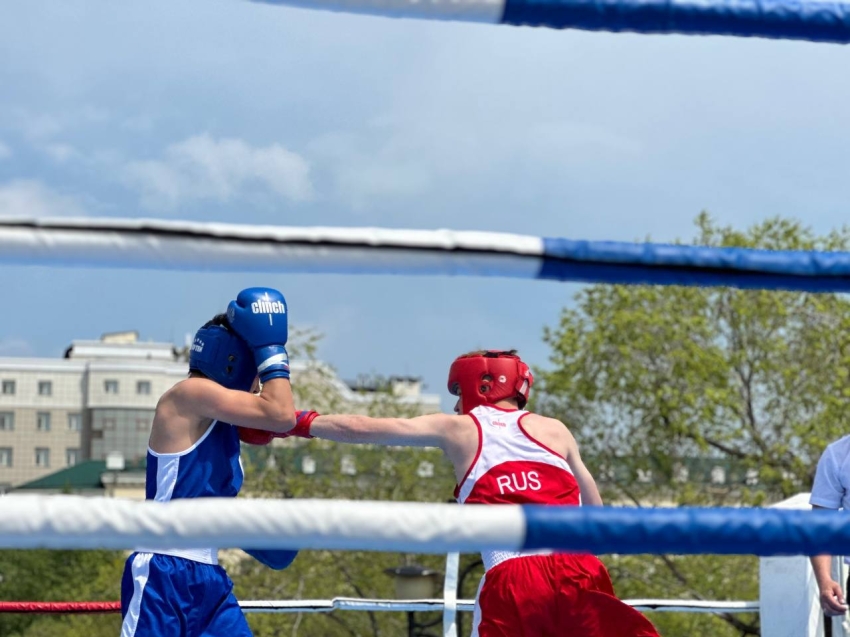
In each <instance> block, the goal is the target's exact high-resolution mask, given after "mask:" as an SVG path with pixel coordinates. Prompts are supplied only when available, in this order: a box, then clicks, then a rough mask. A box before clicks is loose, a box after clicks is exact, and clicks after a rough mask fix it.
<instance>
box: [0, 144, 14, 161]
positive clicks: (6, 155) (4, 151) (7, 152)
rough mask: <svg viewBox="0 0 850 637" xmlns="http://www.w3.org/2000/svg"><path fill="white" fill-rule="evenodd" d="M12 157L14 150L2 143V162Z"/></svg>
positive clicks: (0, 157) (0, 148)
mask: <svg viewBox="0 0 850 637" xmlns="http://www.w3.org/2000/svg"><path fill="white" fill-rule="evenodd" d="M11 156H12V149H11V148H9V147H8V146H7V145H6V144H4V143H3V142H0V160H3V159H9V157H11Z"/></svg>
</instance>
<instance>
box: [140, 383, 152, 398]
mask: <svg viewBox="0 0 850 637" xmlns="http://www.w3.org/2000/svg"><path fill="white" fill-rule="evenodd" d="M136 393H137V394H139V396H150V394H151V382H150V381H149V380H137V381H136Z"/></svg>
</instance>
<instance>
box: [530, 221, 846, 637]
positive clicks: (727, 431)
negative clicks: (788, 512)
mask: <svg viewBox="0 0 850 637" xmlns="http://www.w3.org/2000/svg"><path fill="white" fill-rule="evenodd" d="M696 225H697V228H698V233H697V236H696V238H695V239H694V241H693V244H694V245H700V246H734V247H748V248H762V249H787V250H846V249H847V247H848V244H850V232H848V230H847V229H842V230H840V231H834V232H832V233H830V234H828V235H827V236H816V235H815V234H814V233H813V232H812V231H811V230H810V229H808V228H806V227H804V226H802V225H801V224H800V223H798V222H796V221H792V220H787V219H781V218H774V219H770V220H768V221H765V222H763V223H760V224H758V225H755V226H753V227H751V228H749V229H748V230H746V231H738V230H735V229H733V228H731V227H721V226H718V225H717V224H715V223H714V222H713V221H712V220H711V218H710V217H709V216H708V215H707V214H701V215H700V216H699V217H698V218H697V220H696ZM575 301H576V302H575V305H574V306H573V307H570V308H567V309H564V310H563V312H562V315H561V318H560V322H559V324H558V325H557V326H555V327H553V328H549V329H546V330H545V333H544V339H545V342H546V343H547V344H548V345H549V346H550V347H551V362H552V363H553V368H552V369H551V370H550V371H543V372H540V373H539V377H540V380H541V381H542V382H541V386H542V388H543V395H542V397H541V398H540V400H538V403H537V405H538V408H540V409H542V410H544V411H546V412H548V413H551V414H553V415H557V416H559V417H560V418H562V419H563V420H564V422H566V423H568V426H569V427H570V428H571V429H572V430H573V431H574V433H575V434H576V436H577V438H578V440H579V442H580V443H581V445H582V454H583V456H585V457H587V458H588V462H589V465H590V467H591V469H592V470H593V471H594V472H595V474H596V475H597V476H598V478H599V480H600V483H601V484H602V486H603V487H604V491H605V497H606V499H608V500H612V499H613V500H619V501H626V502H630V503H633V504H636V505H645V504H649V503H657V502H659V501H668V502H672V503H674V504H688V505H697V504H699V505H702V504H706V505H724V504H731V503H743V504H751V505H758V504H761V503H765V502H768V501H771V500H776V499H779V498H781V497H785V496H789V495H791V494H792V493H795V492H797V491H799V490H801V489H803V488H806V487H808V486H809V485H810V484H811V480H812V477H813V473H814V469H815V466H816V463H817V460H818V458H819V456H820V454H821V452H822V451H823V448H824V447H825V445H826V444H827V443H828V442H829V441H831V440H834V439H836V438H838V437H840V436H842V435H843V434H844V433H846V424H845V414H846V410H847V407H848V398H850V387H848V386H847V378H848V375H850V329H848V328H850V302H848V300H847V299H846V298H844V297H843V296H841V295H838V294H803V293H796V292H780V291H742V290H737V289H733V288H693V287H660V286H655V287H649V286H612V285H593V286H588V287H586V288H584V289H583V290H582V291H581V292H579V293H578V294H577V296H576V299H575ZM695 457H701V458H708V459H710V460H712V461H714V462H717V463H719V464H722V465H724V466H726V467H729V468H730V472H729V473H728V475H727V476H726V477H727V479H726V481H725V484H721V485H706V484H700V483H699V482H694V481H693V480H690V479H683V473H682V472H683V470H685V469H687V468H688V467H689V466H691V465H692V463H691V462H690V461H691V459H692V458H695ZM608 563H609V564H610V566H611V567H612V573H613V574H614V575H615V576H616V582H615V584H616V585H617V587H618V593H619V594H620V595H623V596H626V597H629V596H640V597H663V596H674V597H675V596H680V597H690V598H705V599H718V598H724V597H727V598H728V597H732V598H735V597H738V598H740V597H744V598H750V599H754V598H756V597H757V591H758V586H757V576H758V564H757V561H756V560H755V558H753V557H748V556H732V557H717V556H687V557H681V556H679V557H671V556H637V557H636V556H612V557H610V558H608ZM653 620H654V621H656V622H657V624H658V626H659V627H660V628H661V629H662V632H663V633H664V634H665V635H686V634H714V635H735V634H758V620H757V618H756V617H747V616H746V615H737V616H735V617H725V618H719V619H718V618H713V617H709V616H705V615H694V616H687V617H685V616H683V615H678V614H657V615H656V616H654V617H653ZM724 631H725V632H724Z"/></svg>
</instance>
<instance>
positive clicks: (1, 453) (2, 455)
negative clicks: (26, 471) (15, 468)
mask: <svg viewBox="0 0 850 637" xmlns="http://www.w3.org/2000/svg"><path fill="white" fill-rule="evenodd" d="M11 466H12V448H11V447H0V467H11Z"/></svg>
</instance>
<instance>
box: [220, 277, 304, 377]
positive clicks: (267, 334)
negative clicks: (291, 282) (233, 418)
mask: <svg viewBox="0 0 850 637" xmlns="http://www.w3.org/2000/svg"><path fill="white" fill-rule="evenodd" d="M227 320H228V321H230V326H231V327H232V328H233V331H234V332H236V333H237V334H238V335H239V336H240V337H241V338H242V340H244V341H245V342H246V343H247V344H248V347H250V348H251V350H252V351H253V352H254V362H255V363H256V364H257V372H258V373H259V375H260V381H261V382H263V383H265V382H267V381H269V380H271V379H272V378H289V356H288V355H287V353H286V347H285V345H286V339H287V337H288V335H289V328H288V317H287V314H286V299H284V298H283V294H281V293H280V292H278V291H277V290H274V289H272V288H248V289H247V290H242V291H241V292H240V293H239V296H237V297H236V300H235V301H231V302H230V304H229V305H228V306H227Z"/></svg>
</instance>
